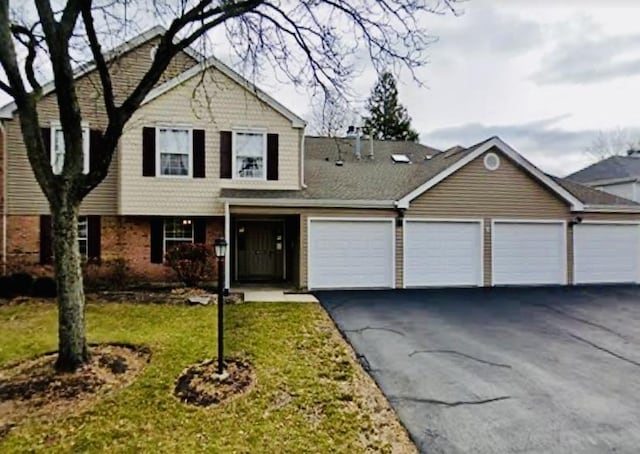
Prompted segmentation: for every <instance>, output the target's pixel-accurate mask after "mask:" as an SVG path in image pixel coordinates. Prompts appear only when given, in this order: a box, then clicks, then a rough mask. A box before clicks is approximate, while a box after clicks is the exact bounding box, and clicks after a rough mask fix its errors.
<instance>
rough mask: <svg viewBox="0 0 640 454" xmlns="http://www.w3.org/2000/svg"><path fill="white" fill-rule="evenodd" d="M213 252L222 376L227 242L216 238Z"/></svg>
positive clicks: (219, 372) (219, 371) (222, 370)
mask: <svg viewBox="0 0 640 454" xmlns="http://www.w3.org/2000/svg"><path fill="white" fill-rule="evenodd" d="M213 250H214V251H215V253H216V258H217V259H218V375H219V376H223V374H224V334H223V331H224V258H225V255H226V254H227V242H226V240H225V239H224V238H216V240H215V241H214V242H213Z"/></svg>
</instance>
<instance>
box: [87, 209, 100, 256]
mask: <svg viewBox="0 0 640 454" xmlns="http://www.w3.org/2000/svg"><path fill="white" fill-rule="evenodd" d="M101 231H102V230H101V227H100V216H87V257H88V258H90V259H94V260H100V243H101V237H102V234H101Z"/></svg>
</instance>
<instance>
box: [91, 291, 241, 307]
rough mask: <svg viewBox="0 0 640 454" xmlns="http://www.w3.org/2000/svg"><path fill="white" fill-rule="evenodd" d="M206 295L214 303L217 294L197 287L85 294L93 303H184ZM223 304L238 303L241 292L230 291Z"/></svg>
mask: <svg viewBox="0 0 640 454" xmlns="http://www.w3.org/2000/svg"><path fill="white" fill-rule="evenodd" d="M192 296H208V297H210V298H211V303H210V304H216V301H217V299H218V298H217V295H216V294H215V292H209V291H207V290H204V289H198V288H184V287H177V288H174V289H171V290H168V291H158V290H155V291H154V290H146V291H145V290H123V291H103V292H95V293H88V294H87V301H91V302H95V303H104V302H108V303H146V304H178V305H186V304H191V303H189V297H192ZM224 300H225V304H239V303H243V302H244V295H243V294H242V293H231V294H230V295H229V296H226V297H225V299H224Z"/></svg>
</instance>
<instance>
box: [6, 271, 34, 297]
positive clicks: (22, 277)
mask: <svg viewBox="0 0 640 454" xmlns="http://www.w3.org/2000/svg"><path fill="white" fill-rule="evenodd" d="M10 279H11V282H10V284H9V286H10V288H11V289H12V290H13V293H14V294H16V295H29V294H30V293H31V286H32V285H33V276H31V275H30V274H29V273H24V272H22V273H13V274H12V275H11V276H10Z"/></svg>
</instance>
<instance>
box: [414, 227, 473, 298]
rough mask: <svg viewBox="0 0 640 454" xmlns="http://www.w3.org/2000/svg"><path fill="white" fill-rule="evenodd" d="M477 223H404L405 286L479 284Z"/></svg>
mask: <svg viewBox="0 0 640 454" xmlns="http://www.w3.org/2000/svg"><path fill="white" fill-rule="evenodd" d="M480 226H481V224H480V222H432V221H415V220H413V221H412V220H407V221H406V223H405V236H404V285H405V287H429V286H436V287H440V286H442V287H444V286H450V287H454V286H471V285H482V266H481V263H482V252H481V251H482V241H481V233H482V229H481V227H480Z"/></svg>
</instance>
